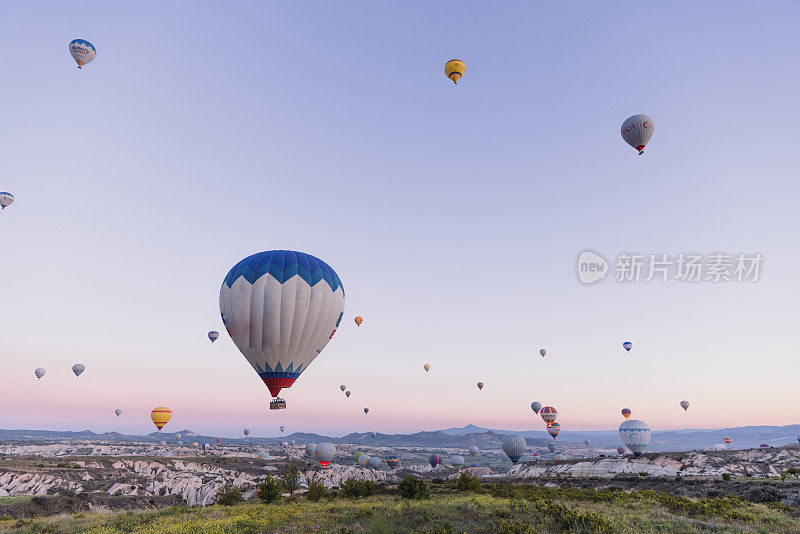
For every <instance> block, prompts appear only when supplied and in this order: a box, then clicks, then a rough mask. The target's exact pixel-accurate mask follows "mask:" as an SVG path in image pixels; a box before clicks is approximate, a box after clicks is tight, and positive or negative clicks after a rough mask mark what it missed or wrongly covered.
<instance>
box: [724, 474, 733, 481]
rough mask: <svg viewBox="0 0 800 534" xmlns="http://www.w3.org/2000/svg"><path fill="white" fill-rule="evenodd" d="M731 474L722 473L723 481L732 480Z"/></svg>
mask: <svg viewBox="0 0 800 534" xmlns="http://www.w3.org/2000/svg"><path fill="white" fill-rule="evenodd" d="M730 479H731V474H730V473H722V480H730Z"/></svg>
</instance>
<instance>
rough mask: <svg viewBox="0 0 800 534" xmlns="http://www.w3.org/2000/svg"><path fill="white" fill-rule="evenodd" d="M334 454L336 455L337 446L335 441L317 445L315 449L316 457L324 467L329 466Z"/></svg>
mask: <svg viewBox="0 0 800 534" xmlns="http://www.w3.org/2000/svg"><path fill="white" fill-rule="evenodd" d="M334 456H336V447H334V446H333V443H328V442H327V441H325V442H322V443H320V444H319V445H317V448H316V449H315V450H314V458H316V460H317V461H318V462H319V464H320V465H321V466H322V467H328V464H329V463H331V461H332V460H333V457H334Z"/></svg>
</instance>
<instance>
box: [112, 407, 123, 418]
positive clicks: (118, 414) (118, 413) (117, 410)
mask: <svg viewBox="0 0 800 534" xmlns="http://www.w3.org/2000/svg"><path fill="white" fill-rule="evenodd" d="M114 413H115V414H117V417H119V416H120V414H121V413H122V410H120V409H119V408H117V409H116V410H114Z"/></svg>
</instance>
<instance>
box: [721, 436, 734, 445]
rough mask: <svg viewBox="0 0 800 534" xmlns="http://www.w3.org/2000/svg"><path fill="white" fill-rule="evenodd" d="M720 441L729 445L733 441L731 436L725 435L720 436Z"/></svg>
mask: <svg viewBox="0 0 800 534" xmlns="http://www.w3.org/2000/svg"><path fill="white" fill-rule="evenodd" d="M722 441H724V442H725V445H730V444H731V443H733V438H728V437H725V438H722Z"/></svg>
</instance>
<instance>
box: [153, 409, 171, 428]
mask: <svg viewBox="0 0 800 534" xmlns="http://www.w3.org/2000/svg"><path fill="white" fill-rule="evenodd" d="M150 419H152V420H153V424H154V425H156V428H157V429H158V431H159V432H161V429H162V428H164V425H166V424H167V423H168V422H169V420H170V419H172V410H170V409H169V408H167V407H166V406H159V407H158V408H153V411H152V412H150Z"/></svg>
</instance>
